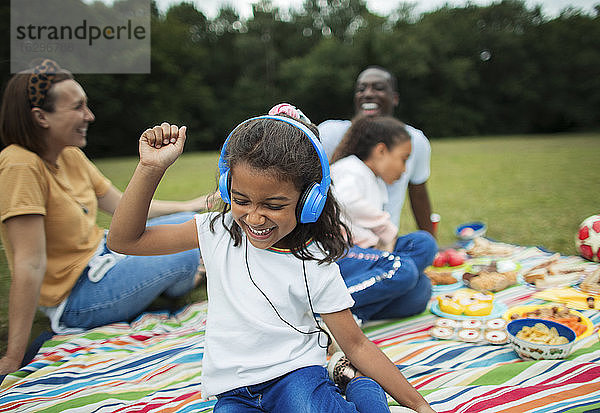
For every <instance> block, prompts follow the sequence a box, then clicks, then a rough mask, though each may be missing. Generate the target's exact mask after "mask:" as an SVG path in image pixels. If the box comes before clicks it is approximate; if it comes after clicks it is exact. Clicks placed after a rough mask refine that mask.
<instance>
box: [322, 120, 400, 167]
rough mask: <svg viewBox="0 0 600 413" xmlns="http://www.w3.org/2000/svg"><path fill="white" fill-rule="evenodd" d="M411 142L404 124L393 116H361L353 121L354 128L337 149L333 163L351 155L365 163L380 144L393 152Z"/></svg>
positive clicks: (351, 127)
mask: <svg viewBox="0 0 600 413" xmlns="http://www.w3.org/2000/svg"><path fill="white" fill-rule="evenodd" d="M409 140H410V135H409V134H408V132H407V131H406V128H405V125H404V123H402V122H400V121H399V120H398V119H396V118H394V117H392V116H374V117H370V116H359V117H356V118H354V119H353V120H352V126H350V128H349V129H348V130H347V131H346V133H345V134H344V137H343V138H342V140H341V142H340V143H339V144H338V146H337V148H336V149H335V152H334V153H333V156H332V158H331V163H334V162H335V161H339V160H340V159H342V158H345V157H347V156H350V155H355V156H356V157H357V158H358V159H360V160H361V161H365V160H366V159H368V158H369V156H370V155H371V151H372V150H373V148H374V147H375V145H377V144H378V143H380V142H383V143H384V144H385V146H387V148H388V149H390V150H391V149H392V147H394V146H395V145H397V144H399V143H403V142H406V141H409Z"/></svg>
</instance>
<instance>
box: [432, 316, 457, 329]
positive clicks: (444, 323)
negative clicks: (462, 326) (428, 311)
mask: <svg viewBox="0 0 600 413" xmlns="http://www.w3.org/2000/svg"><path fill="white" fill-rule="evenodd" d="M457 324H458V323H457V322H456V321H454V320H450V319H449V318H438V319H437V320H436V322H435V326H436V327H447V328H453V329H454V328H456V327H458V326H457Z"/></svg>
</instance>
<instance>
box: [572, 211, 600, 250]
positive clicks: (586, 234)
mask: <svg viewBox="0 0 600 413" xmlns="http://www.w3.org/2000/svg"><path fill="white" fill-rule="evenodd" d="M575 246H576V247H577V252H578V253H579V254H580V255H581V256H582V257H583V258H585V259H588V260H590V261H595V262H600V215H592V216H591V217H588V218H586V219H585V220H584V221H583V222H582V223H581V225H580V226H579V231H577V235H576V236H575Z"/></svg>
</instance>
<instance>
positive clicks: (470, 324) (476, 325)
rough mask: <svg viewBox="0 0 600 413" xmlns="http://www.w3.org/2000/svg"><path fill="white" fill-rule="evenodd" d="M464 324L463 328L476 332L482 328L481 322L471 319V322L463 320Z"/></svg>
mask: <svg viewBox="0 0 600 413" xmlns="http://www.w3.org/2000/svg"><path fill="white" fill-rule="evenodd" d="M461 324H462V328H472V329H474V330H477V329H478V328H481V325H482V323H481V321H479V320H474V319H469V320H463V322H462V323H461Z"/></svg>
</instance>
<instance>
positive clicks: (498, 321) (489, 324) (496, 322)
mask: <svg viewBox="0 0 600 413" xmlns="http://www.w3.org/2000/svg"><path fill="white" fill-rule="evenodd" d="M506 324H507V322H506V320H505V319H503V318H493V319H491V320H488V321H486V322H485V328H487V329H489V330H502V329H504V328H505V327H506Z"/></svg>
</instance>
